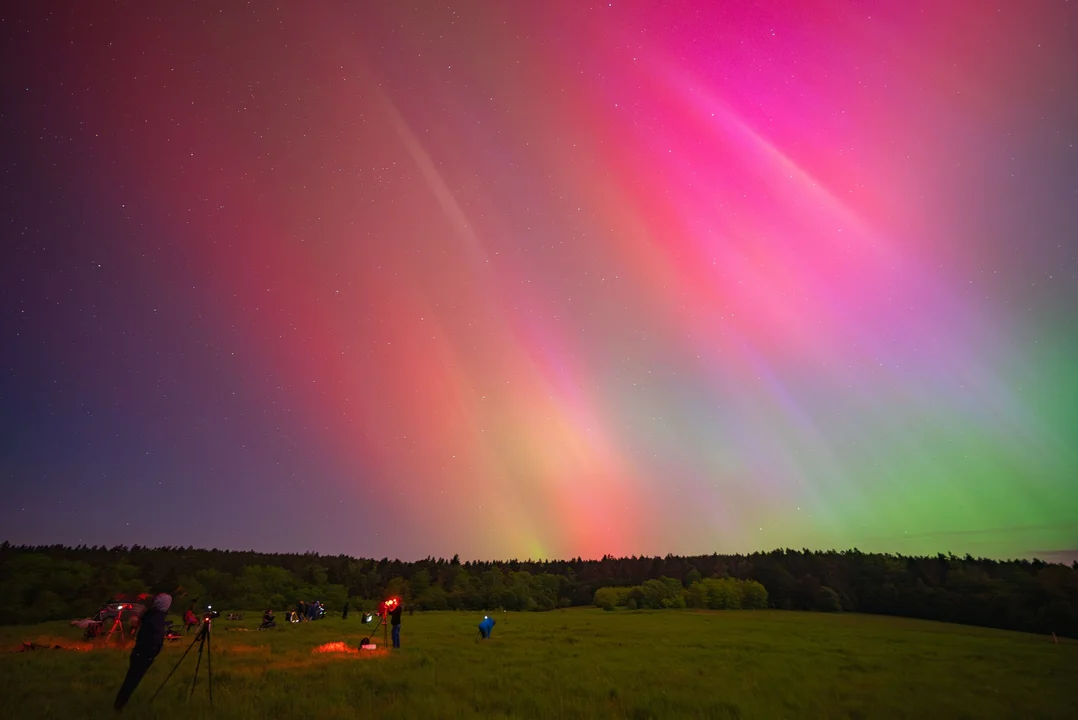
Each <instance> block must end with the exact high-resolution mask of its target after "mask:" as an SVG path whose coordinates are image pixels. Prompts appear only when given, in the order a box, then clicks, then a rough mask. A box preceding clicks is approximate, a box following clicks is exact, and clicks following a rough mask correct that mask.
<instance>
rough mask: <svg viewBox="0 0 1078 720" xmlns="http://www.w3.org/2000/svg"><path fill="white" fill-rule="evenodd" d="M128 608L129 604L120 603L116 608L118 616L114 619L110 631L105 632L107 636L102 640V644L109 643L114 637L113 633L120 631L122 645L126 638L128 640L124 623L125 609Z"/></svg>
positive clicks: (121, 645)
mask: <svg viewBox="0 0 1078 720" xmlns="http://www.w3.org/2000/svg"><path fill="white" fill-rule="evenodd" d="M126 608H127V606H125V605H120V606H119V607H118V608H117V609H116V617H115V618H114V619H113V621H112V627H110V628H109V631H108V633H106V634H105V638H104V640H102V642H101V644H102V645H108V644H109V640H111V639H112V636H113V634H114V633H117V632H119V633H120V647H123V645H124V642H126V640H127V633H126V632H125V631H124V623H123V618H124V610H125V609H126Z"/></svg>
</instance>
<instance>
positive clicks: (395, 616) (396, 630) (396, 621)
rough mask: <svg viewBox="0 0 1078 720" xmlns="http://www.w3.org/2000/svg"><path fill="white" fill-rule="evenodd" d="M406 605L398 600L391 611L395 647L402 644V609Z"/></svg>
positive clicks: (390, 622) (390, 619) (390, 618)
mask: <svg viewBox="0 0 1078 720" xmlns="http://www.w3.org/2000/svg"><path fill="white" fill-rule="evenodd" d="M403 609H404V607H403V606H402V605H401V604H400V603H399V602H398V603H396V604H394V606H393V609H392V610H390V611H389V624H390V625H392V626H393V647H395V648H399V647H400V646H401V610H403Z"/></svg>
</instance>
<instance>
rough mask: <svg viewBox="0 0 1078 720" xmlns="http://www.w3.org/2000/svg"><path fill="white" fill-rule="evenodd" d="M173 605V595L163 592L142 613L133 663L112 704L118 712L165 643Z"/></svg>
mask: <svg viewBox="0 0 1078 720" xmlns="http://www.w3.org/2000/svg"><path fill="white" fill-rule="evenodd" d="M171 605H172V596H171V595H167V594H165V593H161V594H160V595H158V596H157V597H155V598H154V599H153V607H152V608H150V609H149V610H147V611H146V612H145V613H143V614H142V622H141V623H139V628H138V637H136V638H135V647H134V649H133V650H132V651H131V665H130V667H128V668H127V677H125V678H124V683H123V685H121V686H120V692H118V693H116V702H114V703H113V704H112V707H113V708H114V709H115V710H116V712H120V711H121V710H123V709H124V705H126V704H127V701H128V700H130V699H131V693H133V692H135V688H137V687H138V684H139V683H140V682H141V681H142V676H143V675H145V674H146V671H147V670H149V669H150V666H151V665H153V661H154V659H155V658H156V657H157V654H158V653H159V652H161V646H162V645H164V644H165V614H166V613H167V612H168V609H169V607H170V606H171Z"/></svg>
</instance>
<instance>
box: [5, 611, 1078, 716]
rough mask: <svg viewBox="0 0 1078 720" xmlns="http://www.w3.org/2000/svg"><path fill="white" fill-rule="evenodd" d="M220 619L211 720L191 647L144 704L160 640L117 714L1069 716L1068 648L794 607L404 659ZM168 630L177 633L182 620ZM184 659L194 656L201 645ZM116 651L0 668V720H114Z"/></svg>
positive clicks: (1075, 676) (525, 622)
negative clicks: (330, 649) (328, 647)
mask: <svg viewBox="0 0 1078 720" xmlns="http://www.w3.org/2000/svg"><path fill="white" fill-rule="evenodd" d="M245 617H246V618H250V619H249V620H244V621H240V622H229V621H226V620H224V619H219V620H217V621H215V622H214V626H213V632H212V639H211V645H212V653H213V658H212V659H213V684H214V687H213V690H214V708H213V709H212V711H211V709H210V706H209V698H208V693H207V688H206V686H205V684H204V677H205V672H206V669H205V661H203V667H202V669H201V670H200V674H199V685H198V686H197V687H196V689H195V693H194V696H193V698H192V699H191V700H190V701H188V699H187V693H188V691H189V690H190V680H191V677H192V674H193V672H194V667H195V660H196V652H195V650H192V651H191V653H190V654H189V655H188V656H187V658H186V659H185V660H184V661H183V663H182V664H181V665H180V668H179V670H178V671H177V672H176V674H175V675H174V676H173V677H172V679H171V680H170V681H169V682H168V684H167V685H166V686H165V689H164V690H163V691H162V692H161V695H160V696H159V697H158V698H157V700H156V701H155V702H154V703H153V705H150V704H149V700H150V696H151V695H153V693H154V691H155V690H156V689H157V688H158V686H159V685H160V684H161V682H162V681H163V680H164V678H165V676H166V675H167V674H168V672H169V671H170V670H171V669H172V668H173V666H175V664H176V662H177V661H178V660H179V658H180V656H181V655H182V654H183V652H184V650H186V649H187V647H188V646H189V644H190V638H188V639H187V640H181V641H178V642H174V643H167V644H166V647H165V649H164V651H163V652H162V654H161V655H160V656H159V657H158V659H157V662H156V663H155V664H154V666H153V667H152V668H151V669H150V671H149V673H148V674H147V676H146V679H145V680H144V681H143V683H142V685H141V686H140V687H139V689H138V690H137V691H136V692H135V695H134V697H133V698H132V700H131V703H130V705H128V708H127V710H126V711H125V713H124V715H125V716H129V717H136V718H141V717H145V718H155V719H160V720H168V719H169V718H203V717H207V718H208V717H214V718H251V719H254V718H258V719H262V718H305V719H308V720H323V719H326V720H328V719H329V718H356V717H385V718H489V717H520V718H545V717H552V718H605V717H618V718H620V717H627V718H917V719H918V720H924V719H925V718H1033V717H1044V718H1049V717H1051V718H1064V717H1066V718H1070V717H1078V711H1076V705H1075V698H1076V696H1075V694H1074V690H1075V685H1076V682H1078V643H1076V642H1075V641H1073V640H1061V641H1060V643H1059V644H1058V645H1056V644H1053V642H1052V640H1051V638H1045V637H1042V636H1035V635H1025V634H1021V633H1013V632H1004V631H998V630H985V629H980V628H971V627H965V626H959V625H943V624H939V623H930V622H921V621H916V620H904V619H898V618H886V617H876V616H867V615H848V614H847V615H824V614H812V613H795V612H778V611H776V612H771V611H756V612H733V611H729V612H696V611H691V610H681V611H677V610H667V611H640V612H628V611H617V612H603V611H601V610H595V609H590V608H589V609H571V610H560V611H555V612H548V613H498V614H496V615H495V617H496V619H497V623H498V624H497V626H496V627H495V628H494V636H493V638H492V639H491V640H489V641H486V642H478V641H476V639H475V638H476V635H477V631H476V624H477V623H478V621H479V620H480V619H481V615H480V614H477V613H452V612H445V613H417V614H416V615H414V616H408V615H405V617H404V624H403V633H402V645H403V648H402V649H401V650H399V651H386V650H383V649H382V648H381V637H380V633H379V638H378V644H379V649H378V650H377V651H375V652H363V653H319V652H315V648H316V647H317V646H319V645H321V644H324V643H332V642H336V641H344V643H345V644H346V645H348V646H351V647H353V648H354V647H355V646H356V645H357V644H358V641H359V639H360V637H361V636H362V635H363V634H365V633H363V630H365V629H368V628H369V626H365V625H361V624H360V622H359V618H358V616H357V615H356V614H353V615H352V616H351V617H350V618H349V619H348V620H347V621H345V620H341V619H340V618H339V617H335V618H328V619H326V620H321V621H319V622H316V623H306V624H302V625H283V626H282V627H280V628H279V629H276V630H271V631H268V632H256V631H254V630H252V629H251V628H254V627H255V626H257V624H258V617H259V615H258V614H257V613H248V614H246V615H245ZM178 624H179V623H177V625H178ZM79 637H80V631H78V630H77V629H75V628H72V627H68V626H67V625H66V624H65V623H48V624H44V625H36V626H21V627H5V628H0V648H3V649H4V650H17V649H18V647H19V646H20V644H21V643H22V642H24V641H35V642H38V643H41V644H49V645H51V644H56V643H61V644H66V645H69V646H71V645H74V644H75V641H76V640H78V638H79ZM196 650H197V646H196ZM126 668H127V652H126V651H120V650H117V649H105V648H98V649H94V650H89V651H75V650H52V649H49V650H34V651H31V652H5V653H4V654H2V655H0V688H2V692H0V701H2V702H3V708H2V709H0V713H2V714H3V715H4V716H5V717H10V718H92V717H109V716H114V713H113V711H112V699H113V696H114V695H115V693H116V690H117V688H118V687H119V684H120V682H121V681H122V679H123V676H124V673H125V671H126Z"/></svg>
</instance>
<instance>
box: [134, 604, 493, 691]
mask: <svg viewBox="0 0 1078 720" xmlns="http://www.w3.org/2000/svg"><path fill="white" fill-rule="evenodd" d="M171 606H172V596H171V595H169V594H167V593H161V594H159V595H156V596H154V598H153V605H152V606H151V607H150V608H149V609H148V610H146V612H144V613H143V614H142V617H141V618H140V622H139V624H138V634H137V635H136V637H135V647H134V648H133V649H132V650H131V658H130V664H129V666H128V669H127V675H126V676H125V677H124V681H123V684H122V685H121V686H120V691H119V692H118V693H117V694H116V700H115V702H114V703H113V707H114V708H115V710H116V711H117V712H119V711H121V710H123V708H124V706H125V705H127V701H128V700H130V699H131V693H133V692H134V691H135V688H136V687H138V684H139V683H140V682H141V681H142V678H143V676H144V675H146V671H147V670H149V669H150V666H151V665H153V661H154V660H155V659H156V658H157V656H158V654H159V653H160V652H161V648H162V647H163V646H164V644H165V634H166V629H167V626H168V625H169V624H171V623H167V622H166V619H165V616H166V615H167V613H168V610H169V608H170V607H171ZM403 611H404V606H403V605H402V604H401V602H400V600H398V599H397V598H391V599H389V600H386V601H384V602H383V603H381V605H379V606H378V614H379V615H380V616H381V618H382V621H383V622H386V623H387V624H389V626H390V627H391V628H392V631H393V647H394V648H399V647H400V646H401V614H402V613H403ZM409 612H411V611H409ZM325 613H326V610H325V606H324V605H322V603H321V602H319V601H316V602H313V603H306V602H303V601H300V602H299V604H298V606H297V608H296V611H295V612H294V613H293V612H292V611H289V615H296V616H297V619H296V620H293V622H299V619H298V618H302V619H304V620H317V619H319V618H322V617H324V616H325ZM347 613H348V611H347V606H346V609H345V611H344V615H343V617H345V618H347V617H348V614H347ZM201 623H202V619H201V618H200V617H199V616H198V615H197V614H196V613H195V604H194V603H191V605H190V606H189V607H188V608H187V610H186V611H185V612H184V614H183V625H184V632H185V633H186V632H188V631H189V630H191V629H192V628H197V627H199V626H200V625H201ZM493 624H494V622H493V620H491V621H490V625H491V626H493ZM276 626H277V621H276V618H275V617H274V615H273V611H272V610H266V611H265V613H263V615H262V625H261V626H260V627H259V629H260V630H262V629H267V628H271V627H276ZM482 629H483V628H482V627H481V630H482ZM483 636H484V637H489V636H490V628H489V627H488V628H486V630H485V632H484V633H483Z"/></svg>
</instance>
